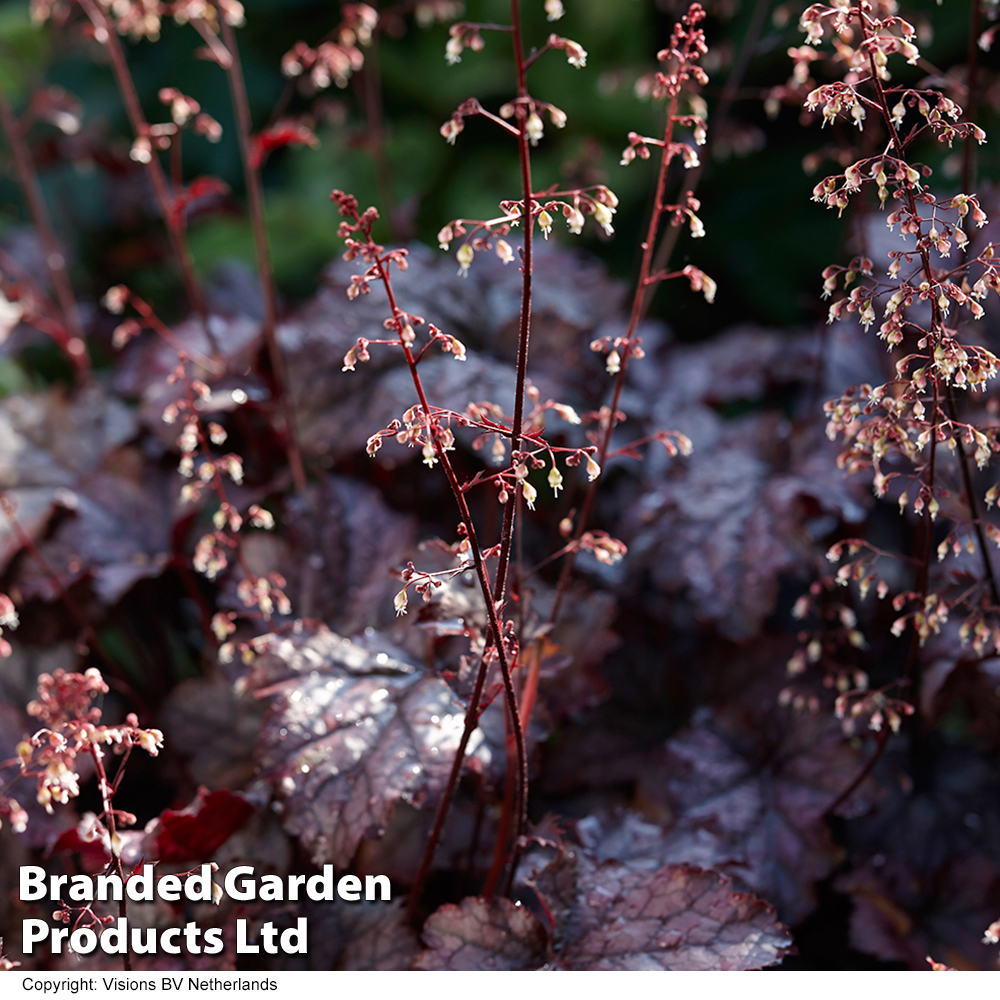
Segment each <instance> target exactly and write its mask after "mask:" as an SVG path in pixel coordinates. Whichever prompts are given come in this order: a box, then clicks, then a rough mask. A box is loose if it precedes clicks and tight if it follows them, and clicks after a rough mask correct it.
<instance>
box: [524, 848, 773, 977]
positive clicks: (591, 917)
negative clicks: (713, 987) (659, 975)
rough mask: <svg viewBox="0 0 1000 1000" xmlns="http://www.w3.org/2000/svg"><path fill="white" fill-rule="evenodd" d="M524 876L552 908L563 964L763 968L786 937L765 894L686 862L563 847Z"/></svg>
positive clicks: (577, 966)
mask: <svg viewBox="0 0 1000 1000" xmlns="http://www.w3.org/2000/svg"><path fill="white" fill-rule="evenodd" d="M529 884H530V885H531V886H532V888H533V889H534V890H535V892H536V893H537V894H538V896H539V898H540V899H541V900H542V903H543V905H544V907H545V909H546V910H547V912H548V913H549V914H550V915H551V918H552V921H553V931H554V935H555V938H556V941H557V946H556V962H557V963H558V965H559V966H560V967H562V968H565V969H573V970H586V969H617V970H657V969H666V970H675V971H677V970H688V971H694V970H740V969H760V968H764V967H766V966H768V965H774V964H775V963H777V962H779V961H780V960H781V958H782V957H783V956H784V955H786V954H788V951H789V948H790V947H791V943H792V941H791V937H790V936H789V934H788V930H787V928H785V927H784V926H783V925H782V924H780V923H779V922H778V919H777V917H776V916H775V913H774V909H773V908H772V907H771V906H770V905H769V904H767V903H765V902H763V901H762V900H760V899H758V898H757V897H755V896H753V895H751V894H749V893H744V892H739V891H737V890H736V888H735V886H734V885H733V883H732V881H731V880H730V879H729V878H727V877H726V876H725V875H721V874H719V873H718V872H714V871H705V870H704V869H701V868H695V867H693V866H691V865H669V866H667V867H665V868H661V869H659V870H658V871H653V872H650V871H635V870H633V869H631V868H630V867H628V866H626V865H624V864H621V863H620V862H617V861H604V862H599V861H597V860H595V859H593V858H591V857H590V856H589V855H587V854H586V853H585V852H584V851H582V850H572V849H568V850H562V851H560V852H559V853H558V854H557V855H556V857H555V858H554V859H553V860H552V861H550V862H549V863H548V864H547V865H545V866H544V867H543V868H541V869H540V870H538V871H536V872H535V873H534V874H533V876H532V878H531V879H530V881H529Z"/></svg>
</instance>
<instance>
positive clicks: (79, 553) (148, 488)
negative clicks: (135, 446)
mask: <svg viewBox="0 0 1000 1000" xmlns="http://www.w3.org/2000/svg"><path fill="white" fill-rule="evenodd" d="M130 451H131V449H127V448H126V449H121V451H120V452H119V457H120V458H121V459H122V462H121V464H122V466H123V467H127V466H128V465H136V464H137V461H141V460H137V461H133V458H134V456H130V454H129V453H130ZM138 467H139V468H140V469H141V465H139V466H138ZM145 471H147V472H148V475H147V476H146V477H145V478H144V479H141V480H139V481H137V480H136V479H135V478H133V477H132V476H130V475H128V474H125V475H114V474H111V473H108V472H97V473H94V474H93V475H90V476H86V477H83V478H81V480H80V481H79V484H78V486H77V487H76V488H75V489H73V490H68V489H64V490H61V491H60V492H59V493H58V494H57V495H56V497H55V502H54V504H53V510H54V512H57V513H61V514H64V515H65V516H64V517H61V518H60V519H59V520H58V522H57V524H56V526H55V529H54V530H53V531H52V534H51V537H49V538H46V539H45V540H44V541H43V542H41V543H40V544H39V549H40V551H41V553H42V555H43V557H44V558H45V562H46V564H47V567H48V568H49V569H51V570H53V571H54V572H55V574H56V575H57V577H58V578H59V580H60V583H61V584H62V586H63V587H69V586H70V585H72V584H73V583H75V582H76V581H77V580H81V579H86V580H87V581H88V582H89V584H90V587H91V589H92V591H93V593H94V595H95V596H96V597H97V598H98V599H99V600H100V602H102V603H103V604H104V605H106V606H108V607H110V606H113V605H114V604H116V603H117V602H118V601H119V600H120V599H121V598H122V597H123V596H124V595H125V594H126V593H127V592H128V591H129V590H130V589H131V588H132V587H133V586H134V585H135V584H136V583H137V582H138V581H139V580H144V579H149V578H151V577H156V576H159V575H160V573H162V572H163V570H164V567H165V566H166V565H167V563H168V562H169V560H170V534H169V529H170V513H171V503H170V500H169V497H170V491H169V487H168V483H167V478H166V476H165V475H163V474H162V473H157V471H156V470H145ZM18 583H19V586H20V587H21V589H22V591H23V593H24V594H25V595H26V596H28V597H34V596H40V597H42V598H43V599H45V600H50V601H51V600H55V599H57V597H58V593H57V592H56V591H55V589H54V587H53V585H52V581H51V579H50V576H49V574H48V572H47V571H43V570H42V569H41V568H40V567H39V566H38V565H37V564H36V563H35V562H34V561H33V560H27V561H26V562H25V564H24V565H23V566H22V567H21V568H20V570H19V573H18Z"/></svg>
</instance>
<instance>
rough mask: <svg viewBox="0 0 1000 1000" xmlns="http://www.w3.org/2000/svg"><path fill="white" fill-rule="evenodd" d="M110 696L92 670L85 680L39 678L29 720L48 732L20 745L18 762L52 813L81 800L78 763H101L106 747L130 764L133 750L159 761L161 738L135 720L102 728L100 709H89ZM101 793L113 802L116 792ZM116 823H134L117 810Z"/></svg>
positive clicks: (104, 790) (78, 677) (82, 676)
mask: <svg viewBox="0 0 1000 1000" xmlns="http://www.w3.org/2000/svg"><path fill="white" fill-rule="evenodd" d="M107 692H108V686H107V684H106V683H105V682H104V678H103V677H102V676H101V673H100V671H99V670H96V669H94V668H91V669H90V670H87V671H86V672H85V673H82V674H79V673H66V672H65V671H63V670H57V671H55V673H53V674H42V675H40V676H39V678H38V698H37V699H36V700H35V701H32V702H30V703H29V705H28V714H29V715H31V716H34V717H35V718H36V719H38V720H39V721H40V722H42V723H43V724H44V728H42V729H39V730H38V732H36V733H35V734H34V736H32V737H31V739H30V740H25V741H24V742H22V743H20V744H18V747H17V756H18V759H19V761H20V765H21V774H22V775H23V776H25V777H30V778H34V779H35V782H36V798H37V799H38V801H39V803H40V804H41V805H43V806H44V807H45V809H46V810H47V811H48V812H52V804H53V803H54V802H55V803H61V804H65V803H67V802H68V801H69V800H70V799H71V798H76V796H78V795H79V794H80V774H79V769H78V764H77V758H78V757H79V756H80V755H81V754H83V755H87V756H90V757H91V758H92V759H93V760H94V761H95V762H97V763H99V762H100V761H101V760H102V758H103V757H104V751H103V749H102V748H103V747H104V746H110V747H111V749H112V751H113V752H114V753H115V754H119V755H124V756H125V757H126V758H127V755H128V754H129V753H131V751H132V748H133V747H139V748H140V749H142V750H145V751H146V752H147V753H148V754H150V756H153V757H155V756H156V755H157V754H158V753H159V751H160V749H161V748H162V746H163V733H161V732H160V730H158V729H142V728H140V726H139V720H138V719H137V718H136V716H135V715H134V714H129V715H128V716H127V717H126V719H125V724H124V725H118V726H106V725H102V724H101V709H100V708H98V707H97V706H96V705H93V704H91V703H92V702H93V700H94V699H95V698H97V697H99V696H100V695H104V694H107ZM100 770H101V771H103V767H101V768H100ZM115 784H116V785H117V782H116V783H115ZM101 791H102V795H104V796H105V797H110V794H111V792H112V791H113V789H112V788H111V786H110V785H108V786H107V787H106V788H105V787H102V789H101ZM116 818H117V819H118V821H119V822H124V823H125V824H126V825H128V824H129V823H134V822H135V817H133V816H131V814H129V813H123V812H120V811H117V810H116Z"/></svg>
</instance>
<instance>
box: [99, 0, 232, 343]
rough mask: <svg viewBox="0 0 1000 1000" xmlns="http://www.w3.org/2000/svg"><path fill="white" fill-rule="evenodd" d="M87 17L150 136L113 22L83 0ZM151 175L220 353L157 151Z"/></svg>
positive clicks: (196, 305)
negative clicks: (99, 35) (100, 34)
mask: <svg viewBox="0 0 1000 1000" xmlns="http://www.w3.org/2000/svg"><path fill="white" fill-rule="evenodd" d="M80 6H81V7H83V10H84V12H85V13H86V15H87V17H89V18H90V20H91V22H92V23H93V25H94V27H95V28H97V29H98V31H99V32H101V33H102V34H103V36H104V38H103V40H104V44H105V45H106V47H107V50H108V55H109V56H110V57H111V68H112V69H113V70H114V74H115V80H116V81H117V83H118V90H119V91H120V92H121V95H122V101H123V102H124V104H125V112H126V114H127V115H128V119H129V122H130V123H131V125H132V131H133V132H134V133H135V135H136V137H137V138H138V137H140V136H148V135H149V124H148V122H147V121H146V118H145V115H144V114H143V110H142V104H141V103H140V102H139V95H138V94H137V93H136V89H135V83H134V82H133V80H132V74H131V73H130V72H129V68H128V60H127V59H126V58H125V50H124V49H123V48H122V44H121V41H120V40H119V38H118V34H117V32H116V30H115V26H114V25H113V24H112V23H111V20H110V19H109V18H108V17H107V15H105V13H104V11H103V10H102V9H101V8H100V6H99V5H98V3H97V2H96V0H80ZM145 166H146V172H147V173H148V174H149V180H150V183H151V184H152V185H153V194H154V195H155V197H156V201H157V204H158V205H159V207H160V214H161V215H162V216H163V222H164V225H165V226H166V227H167V236H168V238H169V240H170V246H171V249H172V250H173V252H174V258H175V259H176V261H177V264H178V266H179V268H180V272H181V281H182V282H183V283H184V291H185V293H186V295H187V299H188V305H189V306H190V307H191V308H192V309H193V310H194V311H195V312H196V313H197V314H198V316H199V317H200V319H201V322H202V326H204V328H205V335H206V337H207V338H208V342H209V345H210V348H211V350H212V351H213V352H215V353H218V351H219V347H218V344H217V343H216V340H215V335H214V334H213V333H212V331H211V329H209V325H208V311H207V309H206V307H205V300H204V298H203V297H202V294H201V289H200V288H199V287H198V282H197V281H196V280H195V276H194V263H193V261H192V259H191V251H190V250H189V249H188V245H187V240H186V239H185V237H184V232H183V229H182V227H181V223H180V220H179V219H178V218H176V217H175V213H174V212H173V204H172V203H173V198H172V196H171V192H170V186H169V185H168V183H167V178H166V175H165V174H164V172H163V167H162V165H161V164H160V160H159V157H158V156H157V153H156V150H155V149H153V150H151V151H150V158H149V162H148V163H147V164H146V165H145Z"/></svg>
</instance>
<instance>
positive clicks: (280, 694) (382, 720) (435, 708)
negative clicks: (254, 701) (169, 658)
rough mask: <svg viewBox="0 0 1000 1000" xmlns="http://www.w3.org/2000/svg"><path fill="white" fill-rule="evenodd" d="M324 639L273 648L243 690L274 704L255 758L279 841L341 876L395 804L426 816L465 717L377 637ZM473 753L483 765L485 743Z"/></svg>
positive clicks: (286, 641) (272, 642)
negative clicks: (296, 845) (281, 828)
mask: <svg viewBox="0 0 1000 1000" xmlns="http://www.w3.org/2000/svg"><path fill="white" fill-rule="evenodd" d="M365 643H366V644H365V645H362V644H360V643H359V642H352V641H351V640H349V639H345V638H343V637H341V636H339V635H337V634H336V633H334V632H331V631H329V630H328V629H326V628H323V627H318V628H315V629H311V630H303V631H302V632H301V633H299V634H293V635H290V636H287V637H279V636H272V637H270V638H269V640H268V642H267V648H266V650H265V651H264V652H263V653H262V654H261V655H259V656H258V657H257V658H256V661H255V669H254V673H253V677H252V679H251V683H253V684H254V686H255V687H256V688H257V694H258V696H260V697H273V698H274V703H273V706H272V710H271V712H270V713H269V714H268V717H267V719H266V720H265V723H264V726H263V729H262V731H261V735H260V740H259V742H258V746H257V759H258V762H259V764H260V767H261V772H262V774H263V776H264V777H265V778H266V779H267V780H268V781H269V782H270V784H271V786H272V787H273V789H274V795H275V798H276V800H277V802H278V803H279V808H281V809H282V810H283V816H284V824H285V829H286V830H287V831H288V832H289V833H291V834H293V835H294V836H296V837H298V838H299V840H300V841H301V842H302V845H303V846H304V847H305V848H306V849H307V850H308V851H309V853H310V854H311V856H312V858H313V860H314V861H315V862H316V863H317V864H321V863H324V862H333V863H334V864H335V865H337V866H338V867H339V868H344V867H346V866H347V865H348V864H349V863H350V861H351V858H352V857H353V856H354V852H355V851H356V850H357V847H358V844H359V843H360V842H361V840H362V839H364V838H368V837H379V836H381V835H382V833H383V832H384V830H385V825H386V823H387V821H388V819H389V817H390V816H391V814H392V811H393V807H394V806H395V804H396V803H397V802H398V801H400V800H402V801H405V802H409V803H411V804H414V805H417V806H421V805H431V804H432V803H433V802H434V801H435V800H436V797H437V795H438V793H439V792H440V790H441V787H442V786H443V783H444V781H445V779H446V778H447V774H448V771H449V769H450V767H451V761H452V758H453V755H454V752H455V748H456V747H457V745H458V740H459V737H460V735H461V732H462V725H463V708H462V705H461V704H460V703H459V702H458V701H456V699H455V696H454V694H453V693H452V690H451V688H449V687H448V685H447V684H445V682H444V681H443V680H441V679H439V678H438V677H434V676H430V675H428V674H426V673H425V672H424V671H423V670H421V669H420V668H419V667H417V666H414V665H413V664H411V663H409V662H407V661H406V660H405V659H403V658H401V656H400V654H399V653H398V651H397V650H395V649H394V648H393V647H392V646H390V645H389V644H388V643H384V642H382V641H380V640H379V639H378V637H377V636H375V637H372V638H371V639H366V640H365ZM470 753H471V754H472V755H474V756H477V757H478V758H479V759H480V760H481V762H482V763H484V764H488V763H489V751H488V748H487V747H486V745H485V743H484V741H483V739H482V736H481V735H480V734H478V733H477V734H474V736H473V739H472V741H471V742H470Z"/></svg>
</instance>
